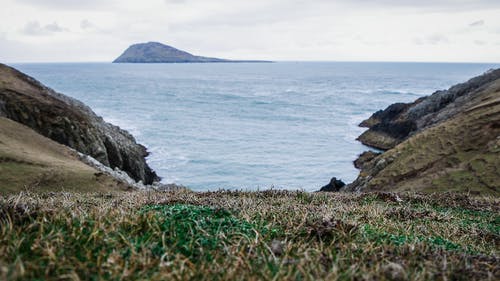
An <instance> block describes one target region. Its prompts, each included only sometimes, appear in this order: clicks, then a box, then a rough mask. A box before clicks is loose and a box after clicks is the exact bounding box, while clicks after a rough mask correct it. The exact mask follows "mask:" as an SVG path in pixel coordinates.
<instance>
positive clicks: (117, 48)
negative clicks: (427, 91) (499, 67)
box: [0, 0, 500, 63]
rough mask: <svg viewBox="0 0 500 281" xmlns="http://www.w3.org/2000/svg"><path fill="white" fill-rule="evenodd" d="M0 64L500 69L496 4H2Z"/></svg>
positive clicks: (38, 0) (483, 0)
mask: <svg viewBox="0 0 500 281" xmlns="http://www.w3.org/2000/svg"><path fill="white" fill-rule="evenodd" d="M0 7H2V9H1V10H0V62H6V63H12V62H94V61H102V62H106V61H108V62H109V61H112V60H113V59H115V58H116V57H118V56H119V55H120V54H121V53H122V52H123V51H124V50H125V49H126V48H127V47H128V46H129V45H131V44H134V43H140V42H148V41H156V42H161V43H164V44H168V45H171V46H174V47H176V48H179V49H182V50H185V51H188V52H190V53H193V54H196V55H202V56H210V57H220V58H227V59H266V60H275V61H281V60H285V61H290V60H291V61H417V62H432V61H435V62H496V63H498V62H500V1H499V0H245V1H240V0H141V1H137V0H107V1H99V0H0Z"/></svg>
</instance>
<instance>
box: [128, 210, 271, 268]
mask: <svg viewBox="0 0 500 281" xmlns="http://www.w3.org/2000/svg"><path fill="white" fill-rule="evenodd" d="M140 213H141V214H142V215H145V216H147V215H148V214H152V215H153V218H149V219H153V220H154V221H155V223H156V224H157V226H158V228H159V229H158V230H159V231H160V232H161V233H162V236H163V243H164V244H165V245H164V246H165V247H169V248H171V249H172V250H173V252H174V253H181V254H182V255H184V256H186V257H188V258H190V259H193V260H197V259H199V258H203V259H208V260H210V259H212V258H213V257H214V253H213V252H214V251H223V250H224V248H227V247H228V244H230V243H234V242H235V241H237V240H246V241H249V240H251V239H254V238H255V236H256V232H257V231H259V232H266V231H265V230H264V229H259V230H257V229H256V226H255V225H253V224H251V223H249V222H247V221H245V220H242V219H239V218H237V217H235V216H234V215H233V214H231V212H229V211H228V210H225V209H220V208H210V207H206V206H194V205H184V204H175V205H151V206H146V207H144V208H142V209H141V211H140ZM152 236H154V234H153V233H145V234H144V235H142V236H139V237H137V238H136V240H135V241H134V244H135V245H136V247H140V246H141V244H142V243H144V242H145V241H151V240H152V239H154V237H152ZM158 238H159V237H158ZM153 252H154V253H155V254H157V255H159V254H163V249H161V248H159V247H156V248H154V249H153Z"/></svg>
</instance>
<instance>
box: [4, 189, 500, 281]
mask: <svg viewBox="0 0 500 281" xmlns="http://www.w3.org/2000/svg"><path fill="white" fill-rule="evenodd" d="M400 196H401V199H402V201H400V200H399V197H397V196H396V195H393V194H377V193H372V194H361V195H359V194H358V195H355V194H338V193H337V194H324V193H315V194H310V193H305V192H278V191H265V192H253V193H243V192H213V193H194V192H189V191H172V192H168V193H159V192H152V193H146V192H134V193H110V194H99V193H96V194H88V195H79V194H70V193H56V194H54V193H51V194H38V195H37V194H20V195H13V196H10V197H0V229H1V232H0V253H1V254H0V279H4V280H5V279H11V280H15V279H39V280H42V279H44V280H59V279H71V280H98V279H107V280H108V279H109V280H136V279H141V280H187V279H195V280H241V279H246V280H273V279H274V280H276V279H280V280H282V279H285V280H321V279H328V280H337V279H339V280H352V279H355V280H387V279H393V280H436V279H443V280H499V278H500V265H499V264H500V263H499V260H498V254H499V253H500V252H499V250H500V245H499V241H500V239H499V235H500V214H499V212H500V209H499V206H500V204H499V203H500V202H499V201H498V199H495V198H482V199H471V198H469V197H467V196H460V195H453V194H441V195H425V196H423V195H400Z"/></svg>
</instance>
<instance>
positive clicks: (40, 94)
mask: <svg viewBox="0 0 500 281" xmlns="http://www.w3.org/2000/svg"><path fill="white" fill-rule="evenodd" d="M0 116H3V117H6V118H9V119H11V120H13V121H16V122H18V123H21V124H24V125H26V126H28V127H30V128H32V129H33V130H35V131H36V132H38V133H39V134H41V135H43V136H45V137H47V138H50V139H52V140H54V141H56V142H58V143H60V144H63V145H66V146H69V147H71V148H73V149H75V150H77V151H79V152H81V153H83V154H87V155H90V156H92V157H94V158H95V159H97V160H98V161H99V162H101V163H102V164H104V165H106V166H108V167H111V168H113V169H114V168H118V169H120V170H122V171H125V172H126V173H127V174H128V175H129V176H130V177H131V178H133V179H134V180H136V181H142V182H143V183H145V184H151V183H153V182H154V181H157V180H159V178H158V176H157V175H156V173H155V172H154V171H153V170H152V169H151V168H150V167H149V166H148V164H147V163H146V160H145V157H146V156H147V155H148V152H147V151H146V148H145V147H144V146H142V145H140V144H138V143H136V141H135V139H134V137H133V136H132V135H130V134H129V133H128V132H126V131H124V130H122V129H120V128H119V127H117V126H114V125H112V124H109V123H106V122H105V121H103V119H102V118H101V117H99V116H97V115H96V114H95V113H94V112H93V111H92V110H91V109H90V108H89V107H88V106H86V105H85V104H83V103H82V102H80V101H78V100H76V99H73V98H70V97H68V96H65V95H62V94H59V93H57V92H55V91H54V90H52V89H50V88H47V87H46V86H44V85H42V84H41V83H40V82H38V81H36V80H35V79H33V78H31V77H29V76H27V75H25V74H23V73H21V72H19V71H17V70H15V69H13V68H11V67H8V66H6V65H3V64H0Z"/></svg>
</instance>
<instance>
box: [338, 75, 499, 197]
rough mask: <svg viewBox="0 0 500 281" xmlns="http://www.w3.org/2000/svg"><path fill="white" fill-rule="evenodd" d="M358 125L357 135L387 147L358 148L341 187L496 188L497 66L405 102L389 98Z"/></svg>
mask: <svg viewBox="0 0 500 281" xmlns="http://www.w3.org/2000/svg"><path fill="white" fill-rule="evenodd" d="M361 125H364V126H367V127H369V128H370V129H369V130H368V131H367V132H365V133H364V134H363V135H362V136H361V137H360V140H361V141H362V142H363V143H365V144H367V145H371V146H374V147H378V148H383V149H388V150H387V151H386V152H384V153H382V154H380V155H376V154H366V153H365V154H363V155H362V157H360V158H359V159H358V160H357V166H358V167H359V168H361V172H360V174H359V177H358V178H357V179H356V180H355V181H354V182H353V183H351V184H349V185H347V186H346V187H344V188H343V189H342V190H345V191H374V190H382V191H408V190H411V191H424V192H435V191H468V192H471V193H480V194H483V193H488V194H496V195H498V194H499V192H500V189H499V188H500V69H497V70H491V71H488V72H487V73H485V74H483V75H481V76H479V77H476V78H473V79H471V80H469V81H468V82H466V83H463V84H458V85H456V86H453V87H451V88H450V89H449V90H447V91H438V92H436V93H434V94H432V95H431V96H429V97H424V98H420V99H418V100H417V101H415V102H414V103H410V104H394V105H392V106H389V107H388V108H387V109H386V110H384V111H379V112H377V113H375V114H374V115H373V116H372V117H370V118H369V119H368V120H365V121H364V122H363V123H362V124H361Z"/></svg>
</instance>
